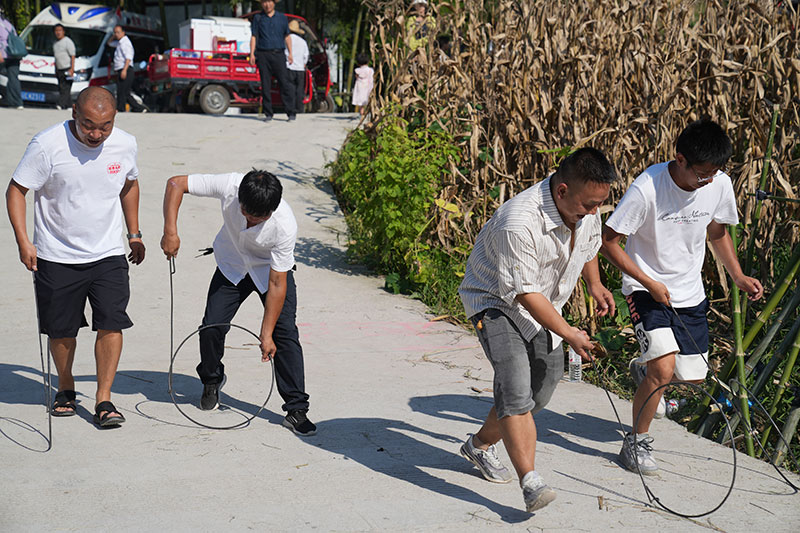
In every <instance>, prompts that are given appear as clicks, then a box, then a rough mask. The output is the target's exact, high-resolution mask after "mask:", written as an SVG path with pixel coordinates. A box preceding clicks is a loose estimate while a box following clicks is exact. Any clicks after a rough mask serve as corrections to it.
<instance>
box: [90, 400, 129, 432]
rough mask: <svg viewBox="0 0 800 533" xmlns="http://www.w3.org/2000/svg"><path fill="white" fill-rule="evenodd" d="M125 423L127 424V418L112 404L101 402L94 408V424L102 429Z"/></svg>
mask: <svg viewBox="0 0 800 533" xmlns="http://www.w3.org/2000/svg"><path fill="white" fill-rule="evenodd" d="M100 413H103V414H102V415H101V414H100ZM123 422H125V417H124V416H122V413H120V412H119V411H117V408H116V407H114V404H113V403H111V402H100V403H98V404H97V407H95V408H94V423H95V424H97V425H98V426H100V427H104V428H105V427H111V426H118V425H120V424H122V423H123Z"/></svg>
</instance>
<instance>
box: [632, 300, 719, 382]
mask: <svg viewBox="0 0 800 533" xmlns="http://www.w3.org/2000/svg"><path fill="white" fill-rule="evenodd" d="M625 299H626V300H627V302H628V308H629V309H630V311H631V321H632V322H633V329H634V331H635V332H636V338H637V339H638V340H639V347H640V348H641V352H642V355H641V356H640V357H639V359H638V360H637V363H639V364H641V365H645V364H647V362H648V361H652V360H654V359H658V358H659V357H663V356H665V355H667V354H671V353H674V354H675V376H676V377H677V378H678V379H681V380H686V381H690V380H697V379H705V377H706V373H707V372H708V365H707V363H706V361H707V360H708V319H707V318H706V313H708V299H707V298H706V299H704V300H703V301H702V302H700V304H699V305H695V306H694V307H681V308H678V307H676V308H675V310H674V311H673V309H672V308H670V307H667V306H666V305H664V304H660V303H658V302H656V301H655V300H654V299H653V297H652V296H650V293H649V292H647V291H635V292H633V293H631V294H630V295H629V296H626V297H625ZM675 311H677V312H678V315H680V319H679V318H678V317H677V316H675Z"/></svg>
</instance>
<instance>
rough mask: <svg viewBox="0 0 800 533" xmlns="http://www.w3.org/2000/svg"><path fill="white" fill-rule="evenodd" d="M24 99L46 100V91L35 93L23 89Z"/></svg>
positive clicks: (29, 100)
mask: <svg viewBox="0 0 800 533" xmlns="http://www.w3.org/2000/svg"><path fill="white" fill-rule="evenodd" d="M22 99H23V100H26V101H28V102H44V101H45V97H44V93H35V92H31V91H22Z"/></svg>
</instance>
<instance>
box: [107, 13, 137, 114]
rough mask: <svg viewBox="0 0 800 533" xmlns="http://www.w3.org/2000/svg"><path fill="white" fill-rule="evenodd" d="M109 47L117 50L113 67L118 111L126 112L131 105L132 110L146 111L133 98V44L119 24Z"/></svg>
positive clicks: (109, 42)
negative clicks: (127, 105)
mask: <svg viewBox="0 0 800 533" xmlns="http://www.w3.org/2000/svg"><path fill="white" fill-rule="evenodd" d="M108 46H111V47H112V48H116V50H114V60H113V63H112V65H111V66H112V68H113V69H114V72H116V73H117V111H125V104H130V105H131V109H132V110H144V109H143V108H142V106H140V105H139V103H138V102H137V101H136V100H135V99H134V98H133V97H132V96H131V87H133V80H134V74H133V54H134V50H133V43H132V42H131V40H130V38H128V36H127V35H125V30H124V29H123V28H122V26H120V25H119V24H117V25H116V26H114V34H113V35H112V36H111V37H110V38H109V39H108Z"/></svg>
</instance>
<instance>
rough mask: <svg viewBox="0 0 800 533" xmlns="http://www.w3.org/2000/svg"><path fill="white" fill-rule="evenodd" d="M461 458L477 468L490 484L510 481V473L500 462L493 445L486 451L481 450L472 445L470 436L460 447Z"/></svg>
mask: <svg viewBox="0 0 800 533" xmlns="http://www.w3.org/2000/svg"><path fill="white" fill-rule="evenodd" d="M461 456H462V457H463V458H464V459H466V460H467V461H469V462H470V463H472V464H474V465H475V466H477V467H478V469H479V470H480V471H481V474H483V477H485V478H486V479H487V480H488V481H491V482H492V483H508V482H509V481H511V479H512V477H511V471H510V470H509V469H508V468H506V466H505V465H504V464H503V463H502V461H500V458H499V457H498V456H497V449H496V448H495V447H494V444H493V445H491V446H489V449H488V450H481V449H480V448H476V447H475V446H474V445H473V444H472V435H471V434H470V435H469V436H468V437H467V441H466V442H465V443H464V444H462V445H461Z"/></svg>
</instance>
